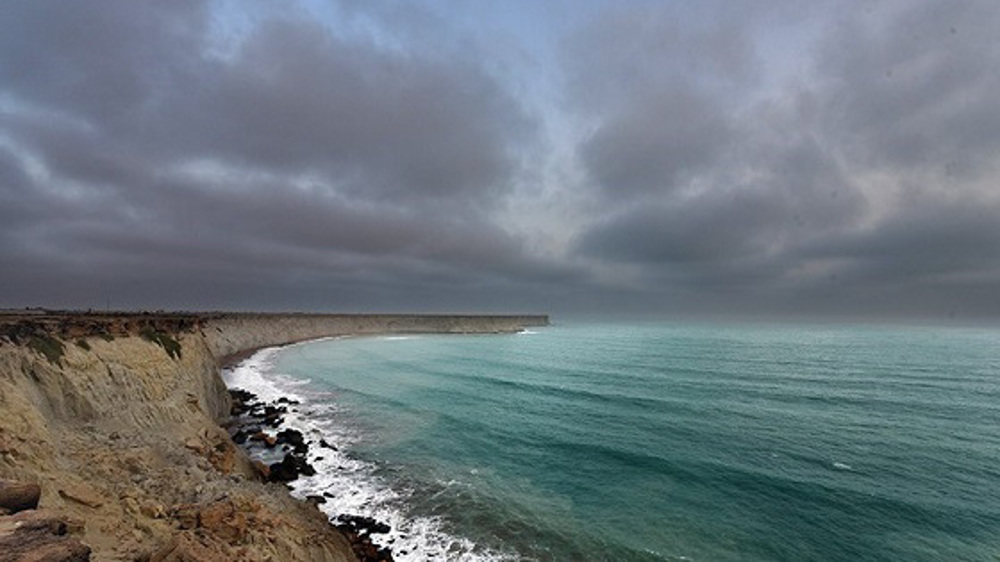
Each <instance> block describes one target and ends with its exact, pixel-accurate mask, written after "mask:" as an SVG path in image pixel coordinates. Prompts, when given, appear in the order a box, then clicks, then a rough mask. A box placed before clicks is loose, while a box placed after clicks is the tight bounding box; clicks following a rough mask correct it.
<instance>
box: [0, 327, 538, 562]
mask: <svg viewBox="0 0 1000 562" xmlns="http://www.w3.org/2000/svg"><path fill="white" fill-rule="evenodd" d="M547 322H548V319H547V317H544V316H416V315H306V314H289V315H267V314H108V315H95V314H0V483H2V482H3V481H7V482H22V483H33V484H37V485H38V487H39V489H40V500H39V501H38V506H39V508H40V511H42V512H44V513H46V514H52V515H53V516H54V517H56V518H57V519H58V520H59V521H62V522H63V523H64V526H63V527H62V528H63V530H64V531H66V533H64V534H66V535H67V536H69V537H72V539H73V540H77V541H79V542H80V543H82V544H83V545H85V546H86V547H89V548H90V550H91V559H92V560H151V561H164V560H196V561H200V560H248V561H249V560H316V561H319V560H329V561H348V560H353V559H354V556H353V554H351V550H350V548H349V545H348V544H347V542H346V540H345V539H344V537H343V536H342V535H341V534H340V533H339V532H338V531H337V530H336V529H334V528H333V527H332V526H330V524H329V523H328V521H327V520H326V517H325V516H324V515H323V514H322V513H321V512H319V511H318V510H317V509H316V508H315V507H313V506H311V505H309V504H307V503H304V502H301V501H298V500H295V499H293V498H292V497H291V496H289V495H288V493H287V490H286V489H285V488H284V487H283V486H281V485H279V484H266V483H264V482H262V481H261V480H260V478H259V476H258V473H257V471H256V470H255V469H254V467H253V466H252V465H251V463H250V462H249V460H248V459H247V458H246V456H245V455H244V454H243V452H242V451H241V450H239V449H238V448H237V447H236V446H234V444H233V443H232V441H231V440H230V438H229V435H228V433H227V432H226V431H225V430H224V429H223V428H222V427H220V424H221V423H224V422H225V421H226V420H227V419H228V417H229V410H230V402H229V396H228V393H227V392H226V388H225V385H224V383H223V382H222V379H221V377H220V375H219V370H218V367H219V365H220V364H221V363H222V362H223V361H225V360H227V359H230V358H232V357H233V356H235V355H237V354H239V353H241V352H245V351H246V350H252V349H256V348H259V347H265V346H272V345H281V344H286V343H291V342H295V341H302V340H307V339H313V338H318V337H325V336H338V335H348V334H374V333H401V332H448V333H492V332H509V331H516V330H519V329H522V328H523V327H525V326H535V325H544V324H547ZM0 509H2V506H0ZM4 515H5V514H4V513H0V546H3V545H4V540H5V536H6V537H7V539H8V540H11V539H10V537H11V536H13V535H11V533H12V532H13V531H11V529H14V527H16V526H17V525H20V524H19V523H17V524H15V523H12V522H10V521H8V522H7V523H6V524H5V523H4V521H3V520H4V519H11V518H12V517H17V516H8V517H3V516H4ZM18 515H22V516H23V514H18ZM5 533H6V535H5ZM60 540H62V539H60ZM5 556H6V554H5V553H4V551H3V549H2V548H0V560H5V559H6V558H4V557H5ZM10 559H16V558H10Z"/></svg>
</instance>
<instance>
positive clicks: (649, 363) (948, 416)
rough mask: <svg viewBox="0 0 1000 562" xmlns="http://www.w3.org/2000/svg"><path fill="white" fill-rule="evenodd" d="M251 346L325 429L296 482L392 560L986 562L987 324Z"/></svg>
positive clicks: (997, 465)
mask: <svg viewBox="0 0 1000 562" xmlns="http://www.w3.org/2000/svg"><path fill="white" fill-rule="evenodd" d="M251 366H252V367H253V368H254V369H256V371H257V372H259V373H260V375H261V377H262V378H263V379H264V380H266V381H270V382H275V381H276V382H275V384H277V385H278V386H279V388H278V391H280V392H293V391H294V392H295V393H297V395H298V396H300V397H302V398H303V399H304V400H305V401H306V405H307V406H308V408H305V409H304V410H303V413H302V416H303V418H302V419H301V420H300V423H307V424H308V423H313V422H315V423H316V424H318V425H316V426H315V427H314V428H313V431H315V432H323V433H326V434H327V435H329V436H330V437H331V439H336V440H337V441H338V443H339V444H340V445H341V450H340V451H339V453H338V455H339V456H338V457H337V458H335V459H327V461H328V462H330V463H331V464H330V466H328V467H326V468H325V469H324V470H325V471H326V474H325V475H321V476H318V477H316V478H315V479H313V480H312V481H309V482H305V483H303V490H302V491H301V493H306V492H310V493H313V492H319V491H322V490H332V491H333V492H334V494H333V495H335V496H336V499H334V500H333V501H332V502H331V504H330V505H328V506H326V507H327V509H328V512H330V513H334V512H336V511H364V510H368V511H369V513H373V514H375V515H378V516H380V517H382V518H383V519H389V520H391V522H392V523H393V524H394V525H393V526H394V528H395V529H396V530H395V531H394V534H393V535H392V536H391V537H389V538H391V539H392V541H393V545H394V546H395V549H396V556H397V559H399V560H424V559H430V558H431V557H432V556H433V557H434V559H438V560H446V559H453V560H479V559H483V560H485V559H514V560H519V559H526V560H615V561H618V560H637V561H643V560H696V561H698V560H712V561H715V560H722V561H725V560H796V561H801V560H908V561H920V560H1000V331H995V330H987V329H954V328H951V329H946V328H897V327H893V328H889V327H859V326H834V327H823V326H784V327H779V326H771V325H752V326H751V325H745V326H734V325H726V326H722V325H694V326H692V325H680V324H647V325H566V326H555V327H551V328H544V329H538V330H537V332H535V333H529V334H524V335H500V336H430V335H428V336H412V337H406V338H398V337H396V338H392V337H371V338H349V339H341V340H330V341H324V342H317V343H310V344H307V345H300V346H295V347H291V348H286V349H283V350H280V351H278V352H272V354H271V355H267V356H264V357H261V358H259V361H258V363H256V364H254V365H251ZM303 381H307V382H305V383H304V382H303ZM231 382H233V384H238V382H239V381H231ZM244 382H246V379H244ZM337 471H339V476H331V474H332V473H334V472H337Z"/></svg>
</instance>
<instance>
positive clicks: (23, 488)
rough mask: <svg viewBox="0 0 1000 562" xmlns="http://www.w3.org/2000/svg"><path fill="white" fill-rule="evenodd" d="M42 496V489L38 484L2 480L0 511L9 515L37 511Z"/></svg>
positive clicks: (0, 484) (0, 486)
mask: <svg viewBox="0 0 1000 562" xmlns="http://www.w3.org/2000/svg"><path fill="white" fill-rule="evenodd" d="M41 495H42V489H41V487H39V486H38V484H34V483H30V482H17V481H15V480H0V510H3V511H6V512H7V513H17V512H18V511H23V510H25V509H35V508H36V507H38V498H39V497H41Z"/></svg>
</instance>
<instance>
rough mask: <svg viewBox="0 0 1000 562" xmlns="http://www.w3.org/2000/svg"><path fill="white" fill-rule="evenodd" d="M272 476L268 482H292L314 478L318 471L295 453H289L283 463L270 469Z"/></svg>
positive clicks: (274, 464) (278, 463)
mask: <svg viewBox="0 0 1000 562" xmlns="http://www.w3.org/2000/svg"><path fill="white" fill-rule="evenodd" d="M269 468H270V469H271V475H270V476H269V477H268V480H270V481H271V482H291V481H292V480H295V479H296V478H298V477H299V475H303V476H313V475H315V474H316V469H315V468H313V466H312V465H311V464H309V463H308V462H306V459H305V458H303V457H301V456H299V455H296V454H295V453H287V454H286V455H285V457H284V458H283V459H281V462H276V463H273V464H272V465H271V466H270V467H269Z"/></svg>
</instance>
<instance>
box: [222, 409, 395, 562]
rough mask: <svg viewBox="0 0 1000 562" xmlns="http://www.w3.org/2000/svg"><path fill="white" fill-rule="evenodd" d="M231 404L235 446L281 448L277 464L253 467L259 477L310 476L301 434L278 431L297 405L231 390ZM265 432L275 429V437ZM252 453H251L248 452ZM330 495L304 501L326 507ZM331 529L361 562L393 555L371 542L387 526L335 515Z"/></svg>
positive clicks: (282, 480) (272, 479)
mask: <svg viewBox="0 0 1000 562" xmlns="http://www.w3.org/2000/svg"><path fill="white" fill-rule="evenodd" d="M229 395H230V398H231V402H232V408H231V411H230V413H231V415H232V421H231V423H230V435H231V436H232V439H233V441H234V442H235V443H238V444H241V445H244V446H247V447H248V448H249V447H250V446H252V445H253V444H259V446H262V447H264V448H265V450H273V449H277V448H279V447H280V448H281V450H283V451H284V452H285V455H284V457H282V459H281V460H280V461H278V462H274V463H271V464H269V465H266V464H264V463H262V462H260V461H256V462H255V465H256V466H257V470H258V472H259V473H260V475H261V476H262V477H263V478H264V479H265V480H267V481H269V482H280V483H288V482H292V481H293V480H295V479H297V478H298V477H299V476H313V475H315V474H316V469H315V468H314V467H313V466H312V465H311V464H310V463H309V462H308V460H307V456H308V453H309V445H310V444H312V442H311V441H307V440H306V439H305V436H304V435H303V434H302V432H301V431H299V430H298V429H294V428H281V426H282V424H283V423H284V417H283V416H284V415H285V414H287V413H288V408H289V406H297V405H299V402H297V401H295V400H292V399H289V398H287V397H284V396H282V397H280V398H278V399H277V400H275V401H274V402H273V403H266V402H263V401H261V400H259V399H258V397H257V396H256V395H255V394H253V393H252V392H249V391H246V390H242V389H230V390H229ZM268 428H270V429H277V431H276V432H275V433H270V432H268ZM319 446H320V447H322V448H325V449H330V450H333V451H336V450H337V447H335V446H334V445H331V444H330V443H328V442H327V441H326V440H325V439H321V440H320V441H319ZM251 452H252V449H251ZM328 497H332V496H331V495H329V494H325V497H324V496H308V497H307V498H306V501H308V502H309V503H311V504H313V505H315V506H317V507H318V506H319V505H320V504H325V503H326V502H327V498H328ZM334 526H335V527H336V528H337V529H338V530H339V531H340V532H341V533H342V534H343V535H344V537H345V538H346V539H347V540H348V542H349V543H350V545H351V549H352V550H353V551H354V555H355V556H356V557H357V558H358V560H359V561H360V562H391V561H392V560H393V557H392V551H391V549H390V548H388V547H385V546H379V545H378V544H376V543H375V542H373V540H372V537H371V536H372V535H373V534H382V533H388V532H389V531H390V530H391V529H390V527H389V525H386V524H385V523H381V522H379V521H376V520H375V519H372V518H371V517H363V516H360V515H338V516H337V517H336V519H335V521H334Z"/></svg>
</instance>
